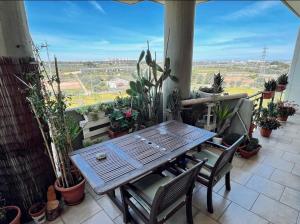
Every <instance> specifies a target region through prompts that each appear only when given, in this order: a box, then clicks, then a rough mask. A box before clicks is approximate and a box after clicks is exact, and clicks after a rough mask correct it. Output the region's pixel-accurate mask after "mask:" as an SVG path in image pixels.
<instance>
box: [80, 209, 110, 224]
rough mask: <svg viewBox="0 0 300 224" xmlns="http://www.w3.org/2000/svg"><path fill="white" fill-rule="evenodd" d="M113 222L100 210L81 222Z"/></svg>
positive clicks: (90, 223)
mask: <svg viewBox="0 0 300 224" xmlns="http://www.w3.org/2000/svg"><path fill="white" fill-rule="evenodd" d="M99 223H103V224H104V223H105V224H114V222H113V221H112V220H111V219H110V218H109V217H108V215H107V214H106V213H105V212H104V211H103V210H102V211H100V212H98V213H97V214H96V215H94V216H92V217H91V218H89V219H88V220H86V221H84V222H83V223H82V224H99Z"/></svg>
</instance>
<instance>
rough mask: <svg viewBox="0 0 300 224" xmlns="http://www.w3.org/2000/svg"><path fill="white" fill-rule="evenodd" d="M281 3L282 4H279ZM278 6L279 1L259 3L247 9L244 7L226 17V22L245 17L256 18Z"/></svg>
mask: <svg viewBox="0 0 300 224" xmlns="http://www.w3.org/2000/svg"><path fill="white" fill-rule="evenodd" d="M279 3H280V2H279ZM276 5H278V1H258V2H255V3H253V4H251V5H249V6H247V7H244V8H242V9H240V10H238V11H236V12H233V13H230V14H228V15H225V16H224V17H223V19H225V20H238V19H242V18H245V17H254V16H256V15H259V14H261V13H263V12H265V11H267V10H268V9H270V8H272V7H274V6H276Z"/></svg>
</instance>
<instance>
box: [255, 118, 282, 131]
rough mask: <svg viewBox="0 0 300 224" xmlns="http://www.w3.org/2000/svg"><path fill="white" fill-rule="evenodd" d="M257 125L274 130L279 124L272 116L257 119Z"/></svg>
mask: <svg viewBox="0 0 300 224" xmlns="http://www.w3.org/2000/svg"><path fill="white" fill-rule="evenodd" d="M258 125H259V126H260V127H261V128H265V129H268V130H276V129H277V128H279V127H280V126H281V125H280V123H279V121H277V120H276V118H274V117H264V118H262V119H261V120H260V121H259V123H258Z"/></svg>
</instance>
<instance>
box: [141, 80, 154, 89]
mask: <svg viewBox="0 0 300 224" xmlns="http://www.w3.org/2000/svg"><path fill="white" fill-rule="evenodd" d="M142 80H143V83H144V84H145V86H147V87H149V88H150V87H152V86H154V84H153V83H152V82H150V81H149V80H147V79H145V78H143V79H142Z"/></svg>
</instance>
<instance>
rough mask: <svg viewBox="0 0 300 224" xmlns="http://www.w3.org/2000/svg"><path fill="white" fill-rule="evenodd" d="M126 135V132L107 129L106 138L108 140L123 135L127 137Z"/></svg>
mask: <svg viewBox="0 0 300 224" xmlns="http://www.w3.org/2000/svg"><path fill="white" fill-rule="evenodd" d="M127 134H128V130H126V131H112V130H111V129H108V136H109V137H110V138H117V137H121V136H123V135H127Z"/></svg>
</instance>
